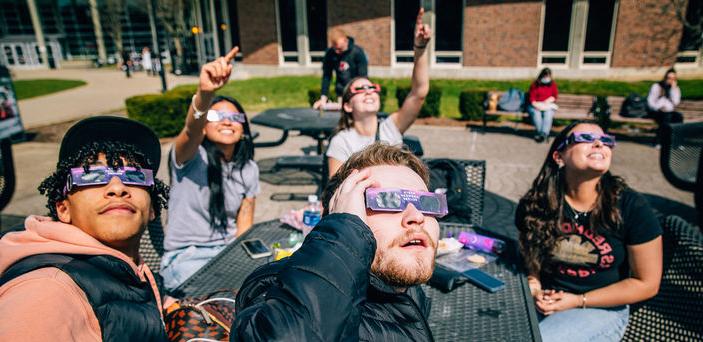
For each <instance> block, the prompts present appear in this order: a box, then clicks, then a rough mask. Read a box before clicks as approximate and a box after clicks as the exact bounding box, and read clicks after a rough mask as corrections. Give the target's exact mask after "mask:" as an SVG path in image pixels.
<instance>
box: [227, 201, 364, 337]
mask: <svg viewBox="0 0 703 342" xmlns="http://www.w3.org/2000/svg"><path fill="white" fill-rule="evenodd" d="M375 251H376V240H375V238H374V237H373V234H372V233H371V230H370V229H369V228H368V226H367V225H366V224H365V223H364V222H362V221H361V219H359V218H358V217H357V216H354V215H350V214H332V215H329V216H327V217H325V218H324V219H323V220H322V221H320V223H319V224H318V225H317V226H316V227H315V229H314V230H313V231H312V232H311V233H310V234H309V235H308V236H307V237H306V239H305V242H304V243H303V246H302V247H301V248H300V249H299V250H298V251H297V252H295V253H294V254H293V255H292V256H291V257H290V258H289V259H288V261H287V262H286V263H285V266H283V267H282V268H281V270H280V271H279V273H278V280H277V281H276V282H274V284H272V285H271V286H270V287H269V288H268V290H267V291H266V292H265V293H263V294H262V296H261V297H260V298H262V299H261V300H259V301H257V302H255V303H254V304H253V305H251V306H249V307H244V308H243V310H241V311H239V312H237V317H236V319H235V321H234V324H233V325H232V335H231V337H230V340H231V341H263V340H266V341H270V340H293V341H358V340H359V325H360V323H361V306H362V303H364V302H365V301H366V291H367V288H368V286H369V285H368V284H369V270H370V268H371V262H372V261H373V257H374V253H375ZM255 280H256V279H247V280H246V281H245V282H244V285H243V286H242V287H243V288H245V287H247V283H248V282H250V281H255ZM238 300H239V298H238ZM245 305H246V304H245Z"/></svg>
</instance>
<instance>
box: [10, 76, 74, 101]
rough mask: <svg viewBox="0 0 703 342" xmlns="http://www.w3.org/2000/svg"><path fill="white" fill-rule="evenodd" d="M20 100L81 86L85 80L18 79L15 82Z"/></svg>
mask: <svg viewBox="0 0 703 342" xmlns="http://www.w3.org/2000/svg"><path fill="white" fill-rule="evenodd" d="M13 84H14V86H15V91H16V92H17V94H16V95H17V99H18V100H26V99H29V98H32V97H37V96H42V95H47V94H52V93H56V92H59V91H63V90H67V89H71V88H75V87H80V86H82V85H85V82H83V81H80V80H56V79H36V80H18V81H14V82H13Z"/></svg>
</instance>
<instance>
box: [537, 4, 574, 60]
mask: <svg viewBox="0 0 703 342" xmlns="http://www.w3.org/2000/svg"><path fill="white" fill-rule="evenodd" d="M572 7H573V1H572V0H547V1H546V2H545V5H544V8H545V11H544V12H545V13H544V27H543V33H542V57H541V62H542V64H557V65H566V64H567V57H568V54H569V34H570V32H571V9H572Z"/></svg>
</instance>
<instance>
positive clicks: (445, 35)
mask: <svg viewBox="0 0 703 342" xmlns="http://www.w3.org/2000/svg"><path fill="white" fill-rule="evenodd" d="M434 12H435V21H434V22H435V30H436V34H435V37H436V38H435V63H438V64H443V63H455V64H456V63H458V64H461V58H462V49H461V46H462V31H463V30H462V29H457V28H463V27H464V0H435V3H434Z"/></svg>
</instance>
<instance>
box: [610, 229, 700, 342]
mask: <svg viewBox="0 0 703 342" xmlns="http://www.w3.org/2000/svg"><path fill="white" fill-rule="evenodd" d="M663 229H664V235H663V242H664V272H663V274H662V280H661V285H660V287H659V293H658V294H657V295H656V297H654V298H652V299H650V300H648V301H645V302H643V303H639V304H635V305H632V306H631V307H630V322H629V324H628V326H627V330H626V331H625V336H624V337H623V341H703V324H701V322H703V234H701V231H700V229H699V228H698V227H695V226H693V225H690V224H689V223H688V222H686V220H684V219H682V218H680V217H678V216H668V217H666V219H665V222H664V224H663Z"/></svg>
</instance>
